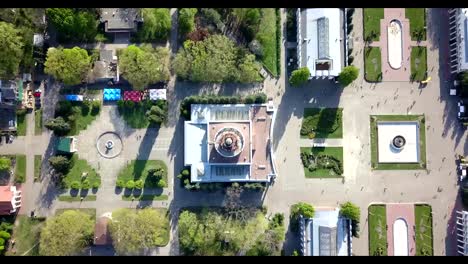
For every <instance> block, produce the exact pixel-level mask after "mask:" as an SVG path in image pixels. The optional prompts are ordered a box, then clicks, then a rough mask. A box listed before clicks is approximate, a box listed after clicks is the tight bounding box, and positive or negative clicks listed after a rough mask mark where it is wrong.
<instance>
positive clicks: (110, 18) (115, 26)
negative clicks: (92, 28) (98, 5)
mask: <svg viewBox="0 0 468 264" xmlns="http://www.w3.org/2000/svg"><path fill="white" fill-rule="evenodd" d="M142 22H143V16H142V12H141V10H140V9H139V8H102V9H101V23H104V31H105V32H106V33H132V32H136V31H137V29H138V24H139V23H142Z"/></svg>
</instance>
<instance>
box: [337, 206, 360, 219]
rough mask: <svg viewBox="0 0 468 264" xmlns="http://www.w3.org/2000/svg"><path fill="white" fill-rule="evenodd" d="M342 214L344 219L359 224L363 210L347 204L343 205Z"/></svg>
mask: <svg viewBox="0 0 468 264" xmlns="http://www.w3.org/2000/svg"><path fill="white" fill-rule="evenodd" d="M340 214H341V215H342V216H343V217H346V218H349V219H350V220H353V221H358V222H359V220H360V217H361V210H360V209H359V207H358V206H356V205H355V204H353V203H351V202H346V203H344V204H342V205H341V208H340Z"/></svg>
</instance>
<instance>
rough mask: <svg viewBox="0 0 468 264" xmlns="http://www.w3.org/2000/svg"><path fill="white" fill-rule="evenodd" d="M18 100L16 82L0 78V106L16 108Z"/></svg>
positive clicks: (19, 98)
mask: <svg viewBox="0 0 468 264" xmlns="http://www.w3.org/2000/svg"><path fill="white" fill-rule="evenodd" d="M20 100H21V97H20V95H19V91H18V86H17V83H16V82H15V81H2V80H0V108H2V109H5V108H8V109H16V108H17V106H18V101H20Z"/></svg>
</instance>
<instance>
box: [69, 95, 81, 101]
mask: <svg viewBox="0 0 468 264" xmlns="http://www.w3.org/2000/svg"><path fill="white" fill-rule="evenodd" d="M65 99H66V100H67V101H83V96H82V95H76V94H67V95H65Z"/></svg>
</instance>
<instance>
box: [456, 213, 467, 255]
mask: <svg viewBox="0 0 468 264" xmlns="http://www.w3.org/2000/svg"><path fill="white" fill-rule="evenodd" d="M457 242H458V243H457V244H458V245H457V247H458V248H457V251H458V254H460V255H462V256H468V211H457Z"/></svg>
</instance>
